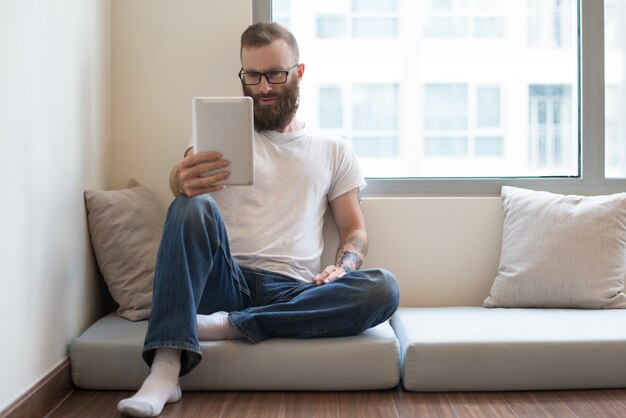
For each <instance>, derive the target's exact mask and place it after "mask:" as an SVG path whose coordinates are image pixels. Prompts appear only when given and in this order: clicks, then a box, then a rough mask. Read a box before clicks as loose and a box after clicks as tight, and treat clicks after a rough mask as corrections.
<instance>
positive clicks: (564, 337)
mask: <svg viewBox="0 0 626 418" xmlns="http://www.w3.org/2000/svg"><path fill="white" fill-rule="evenodd" d="M625 322H626V310H624V309H485V308H481V307H476V306H472V307H449V308H400V309H398V311H397V312H396V313H395V314H394V315H393V317H392V319H391V325H392V326H393V329H394V331H395V332H396V335H397V337H398V340H399V341H400V348H401V350H402V383H403V385H404V388H405V389H407V390H411V391H436V392H447V391H474V390H476V391H485V390H496V391H502V390H557V389H592V388H623V387H626V361H623V359H624V358H626V327H624V323H625ZM73 361H74V359H72V366H73V364H74V363H73Z"/></svg>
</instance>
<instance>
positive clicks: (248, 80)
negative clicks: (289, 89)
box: [238, 64, 300, 86]
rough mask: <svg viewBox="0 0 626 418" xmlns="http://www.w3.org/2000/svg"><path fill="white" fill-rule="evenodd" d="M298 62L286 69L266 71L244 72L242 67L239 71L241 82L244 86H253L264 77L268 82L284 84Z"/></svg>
mask: <svg viewBox="0 0 626 418" xmlns="http://www.w3.org/2000/svg"><path fill="white" fill-rule="evenodd" d="M298 65H300V64H296V65H294V66H293V67H291V68H290V69H288V70H287V71H268V72H267V73H254V72H250V73H247V72H244V71H243V68H242V69H241V71H239V74H238V76H239V78H240V79H241V83H242V84H244V85H246V86H253V85H255V84H259V83H260V82H261V77H265V79H266V80H267V82H268V83H269V84H284V83H286V82H287V76H289V73H290V72H292V71H293V70H294V68H296V67H297V66H298Z"/></svg>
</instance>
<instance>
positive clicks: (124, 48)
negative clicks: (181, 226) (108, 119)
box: [112, 0, 252, 205]
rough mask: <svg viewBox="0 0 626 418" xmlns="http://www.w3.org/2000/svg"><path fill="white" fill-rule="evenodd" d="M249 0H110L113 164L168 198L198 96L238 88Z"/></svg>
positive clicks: (118, 174)
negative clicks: (111, 6) (238, 74)
mask: <svg viewBox="0 0 626 418" xmlns="http://www.w3.org/2000/svg"><path fill="white" fill-rule="evenodd" d="M251 22H252V16H251V7H250V0H229V1H218V0H179V1H171V0H132V1H128V0H113V10H112V25H113V26H112V34H113V36H112V54H113V55H112V60H113V61H112V77H113V78H112V80H113V107H112V109H113V141H114V144H113V145H114V146H113V159H112V161H113V171H112V175H113V177H112V179H113V184H114V185H115V186H116V187H122V186H124V185H125V184H126V183H127V182H128V180H129V178H130V177H134V178H136V179H137V180H138V181H139V182H140V183H142V184H144V185H146V186H148V187H150V188H151V189H152V190H153V191H154V192H155V193H156V194H157V195H158V197H159V199H160V200H161V202H163V204H164V205H166V204H167V203H168V202H169V201H170V200H171V194H170V192H169V188H168V187H167V184H168V177H169V172H170V169H171V168H172V167H173V166H174V165H175V164H176V163H177V162H178V161H179V160H180V158H181V157H182V154H183V152H184V150H185V148H186V146H187V143H188V142H189V138H190V137H191V100H192V98H193V97H195V96H226V95H241V94H242V93H241V87H240V83H239V79H238V78H237V73H238V72H239V69H240V68H241V64H240V61H239V37H240V35H241V32H243V30H244V29H245V28H246V27H247V26H248V25H249V24H250V23H251Z"/></svg>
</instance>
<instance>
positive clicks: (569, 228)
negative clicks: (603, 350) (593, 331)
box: [484, 186, 626, 308]
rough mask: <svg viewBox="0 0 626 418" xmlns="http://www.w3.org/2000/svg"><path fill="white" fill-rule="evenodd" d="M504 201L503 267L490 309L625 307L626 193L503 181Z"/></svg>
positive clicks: (493, 287) (500, 270)
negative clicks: (574, 191) (579, 192)
mask: <svg viewBox="0 0 626 418" xmlns="http://www.w3.org/2000/svg"><path fill="white" fill-rule="evenodd" d="M502 204H503V206H504V228H503V237H502V253H501V256H500V267H499V270H498V275H497V277H496V279H495V281H494V283H493V286H492V288H491V294H490V296H489V297H487V299H485V301H484V306H485V307H488V308H492V307H545V308H551V307H552V308H624V307H626V295H625V294H624V276H625V275H626V193H618V194H614V195H610V196H564V195H559V194H553V193H547V192H538V191H532V190H526V189H520V188H516V187H508V186H505V187H503V188H502Z"/></svg>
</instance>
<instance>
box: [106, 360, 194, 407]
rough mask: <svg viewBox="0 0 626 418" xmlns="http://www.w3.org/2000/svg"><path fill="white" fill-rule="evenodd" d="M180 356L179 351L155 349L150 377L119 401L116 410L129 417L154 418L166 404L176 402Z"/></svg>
mask: <svg viewBox="0 0 626 418" xmlns="http://www.w3.org/2000/svg"><path fill="white" fill-rule="evenodd" d="M180 355H181V350H179V349H174V348H159V349H157V350H156V353H155V354H154V361H153V362H152V367H151V369H150V375H149V376H148V377H147V378H146V380H145V381H144V382H143V385H141V388H140V389H139V391H138V392H137V393H136V394H134V395H133V396H132V397H130V398H128V399H123V400H121V401H119V403H118V404H117V409H118V410H119V411H120V412H121V413H122V414H125V415H130V416H131V417H156V416H157V415H159V414H160V413H161V411H163V407H164V406H165V404H166V403H170V402H176V401H178V400H179V399H180V398H181V396H182V393H181V391H180V386H179V384H178V374H179V373H180Z"/></svg>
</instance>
